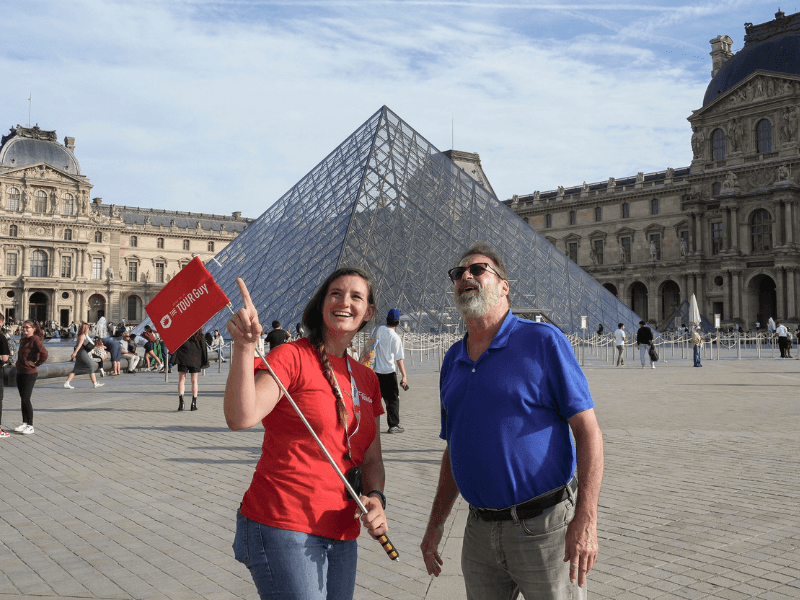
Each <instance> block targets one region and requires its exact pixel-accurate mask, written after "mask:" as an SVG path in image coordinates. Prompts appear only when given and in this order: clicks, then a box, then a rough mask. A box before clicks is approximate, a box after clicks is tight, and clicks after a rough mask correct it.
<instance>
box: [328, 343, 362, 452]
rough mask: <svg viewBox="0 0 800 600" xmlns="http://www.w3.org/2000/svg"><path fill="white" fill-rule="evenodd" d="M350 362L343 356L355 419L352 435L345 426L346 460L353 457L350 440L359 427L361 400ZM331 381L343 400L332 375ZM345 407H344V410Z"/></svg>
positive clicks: (347, 357) (335, 378) (336, 381)
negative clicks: (348, 377) (348, 376)
mask: <svg viewBox="0 0 800 600" xmlns="http://www.w3.org/2000/svg"><path fill="white" fill-rule="evenodd" d="M350 360H352V359H351V358H350V357H349V356H347V355H345V362H346V363H347V373H348V375H350V395H351V397H352V398H353V414H354V415H355V417H356V428H355V429H354V430H353V433H348V431H347V426H345V432H344V433H345V439H346V441H347V454H346V455H345V458H346V459H350V458H351V457H352V456H353V451H352V448H351V446H350V438H352V437H353V436H354V435H355V434H356V433H358V429H359V427H360V426H361V399H360V398H359V397H358V386H357V385H356V380H355V377H353V370H352V368H351V367H350ZM333 381H334V382H335V383H336V391H338V396H339V397H340V398H344V395H343V394H342V390H341V388H340V387H339V380H338V378H337V377H336V374H335V373H334V377H333ZM346 408H347V407H346V406H345V409H346Z"/></svg>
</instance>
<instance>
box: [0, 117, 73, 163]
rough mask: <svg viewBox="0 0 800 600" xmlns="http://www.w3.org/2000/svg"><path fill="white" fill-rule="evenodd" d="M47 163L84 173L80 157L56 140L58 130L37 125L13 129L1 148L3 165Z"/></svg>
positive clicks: (0, 159) (0, 153) (0, 161)
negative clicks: (41, 127) (43, 128)
mask: <svg viewBox="0 0 800 600" xmlns="http://www.w3.org/2000/svg"><path fill="white" fill-rule="evenodd" d="M39 163H47V164H48V165H50V166H52V167H55V168H56V169H58V170H59V171H65V172H67V173H70V174H72V175H80V174H81V166H80V164H79V163H78V159H77V158H75V155H74V154H73V153H72V152H71V151H70V149H69V148H67V147H66V146H62V145H61V144H59V143H58V141H57V140H56V132H55V131H43V130H41V129H39V127H38V126H36V127H33V128H26V127H20V126H19V125H17V127H16V128H12V129H11V133H9V134H8V135H6V136H4V137H3V140H2V147H0V167H10V168H20V167H28V166H31V165H37V164H39Z"/></svg>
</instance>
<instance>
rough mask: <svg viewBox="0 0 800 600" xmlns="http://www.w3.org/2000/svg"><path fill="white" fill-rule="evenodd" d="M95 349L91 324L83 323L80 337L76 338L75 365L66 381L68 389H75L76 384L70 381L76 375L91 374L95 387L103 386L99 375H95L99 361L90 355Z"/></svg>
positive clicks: (65, 385) (90, 377)
mask: <svg viewBox="0 0 800 600" xmlns="http://www.w3.org/2000/svg"><path fill="white" fill-rule="evenodd" d="M92 350H94V342H93V341H92V338H91V337H89V324H88V323H82V324H81V326H80V328H79V329H78V339H77V340H75V350H74V351H73V352H72V356H71V359H72V360H74V361H75V366H74V367H73V368H72V373H70V374H69V376H68V377H67V380H66V381H65V382H64V387H65V388H67V389H68V390H72V389H75V387H74V386H72V385H70V381H72V380H73V379H74V377H75V375H86V374H88V375H89V379H91V380H92V385H94V387H96V388H99V387H103V384H102V383H98V381H97V377H95V374H94V372H95V370H96V369H97V363H96V362H95V361H93V360H92V357H91V356H90V354H89V353H90V352H91V351H92Z"/></svg>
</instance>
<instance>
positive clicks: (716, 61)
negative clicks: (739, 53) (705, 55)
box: [709, 35, 733, 77]
mask: <svg viewBox="0 0 800 600" xmlns="http://www.w3.org/2000/svg"><path fill="white" fill-rule="evenodd" d="M709 43H710V44H711V52H710V54H711V77H714V75H716V74H717V73H719V70H720V69H721V68H722V65H724V64H725V63H726V62H727V60H728V59H729V58H730V57H731V56H733V52H731V45H732V44H733V40H732V39H731V38H729V37H728V36H727V35H718V36H717V37H715V38H714V39H713V40H710V41H709Z"/></svg>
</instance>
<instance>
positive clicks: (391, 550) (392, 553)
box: [227, 304, 400, 561]
mask: <svg viewBox="0 0 800 600" xmlns="http://www.w3.org/2000/svg"><path fill="white" fill-rule="evenodd" d="M227 308H228V310H229V311H230V313H231V314H232V315H233V316H236V313H235V312H234V311H233V308H232V307H231V305H230V304H228V306H227ZM256 354H258V357H259V358H260V359H261V360H262V361H263V362H264V364H265V365H266V366H267V369H268V370H269V374H270V375H272V378H273V379H274V380H275V382H276V383H277V384H278V387H279V388H280V389H281V392H283V394H284V396H286V399H287V400H288V401H289V404H291V405H292V408H293V409H294V411H295V412H296V413H297V416H298V417H300V420H301V421H302V422H303V425H305V426H306V429H308V432H309V433H310V434H311V436H312V437H313V438H314V441H316V442H317V445H318V446H319V448H320V450H322V452H323V454H325V458H327V459H328V462H329V463H330V464H331V466H332V467H333V470H334V471H336V474H337V475H338V476H339V479H341V480H342V483H344V486H345V488H347V493H348V494H350V497H351V498H353V500H355V501H356V504H358V508H359V510H361V513H362V514H367V512H369V511H367V507H366V506H364V503H363V502H361V498H359V497H358V494H357V493H356V491H355V490H354V489H353V486H351V485H350V482H349V481H347V477H345V476H344V474H343V473H342V471H341V469H340V468H339V465H337V464H336V461H335V460H333V457H332V456H331V454H330V452H328V449H327V448H326V447H325V444H323V443H322V440H321V439H319V436H317V434H316V432H315V431H314V428H313V427H311V423H309V422H308V421H307V420H306V417H305V415H304V414H303V411H301V410H300V407H299V406H297V404H295V401H294V399H293V398H292V396H291V395H290V394H289V392H288V390H287V389H286V388H285V387H284V385H283V382H282V381H281V380H280V378H279V377H278V376H277V375H276V374H275V371H273V370H272V367H271V366H270V364H269V363H268V362H267V359H266V357H265V356H264V354H263V353H262V352H261V350H259V348H258V345H256ZM375 539H376V540H377V541H378V543H379V544H380V545H381V546H383V549H384V550H385V551H386V554H387V555H388V556H389V558H390V559H392V560H394V561H399V560H400V554H398V552H397V549H396V548H395V547H394V544H393V543H392V542H391V541H390V540H389V538H388V537H387V536H386V534H383V535H380V536H378V537H377V538H375Z"/></svg>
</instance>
